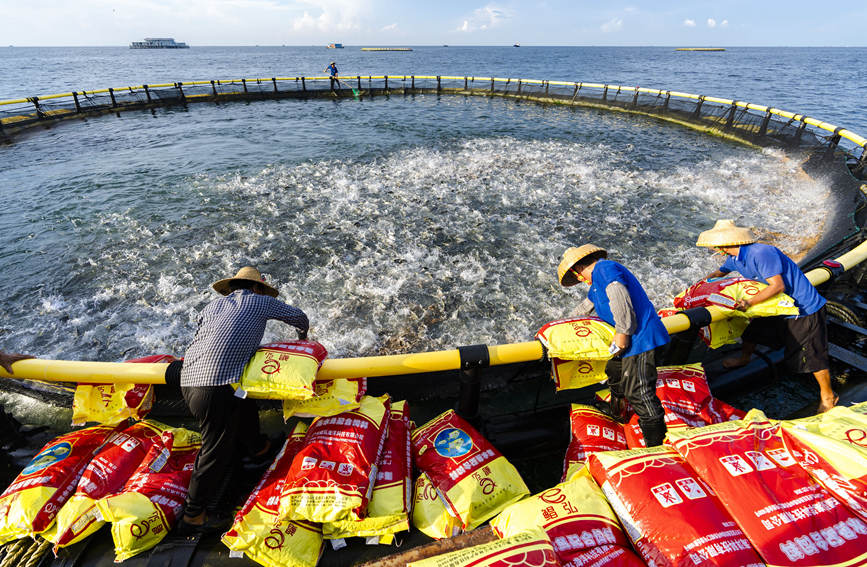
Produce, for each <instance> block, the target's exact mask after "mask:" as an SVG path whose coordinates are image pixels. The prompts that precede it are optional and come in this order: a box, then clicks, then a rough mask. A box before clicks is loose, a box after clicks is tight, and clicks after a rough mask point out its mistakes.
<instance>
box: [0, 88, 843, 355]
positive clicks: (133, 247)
mask: <svg viewBox="0 0 867 567" xmlns="http://www.w3.org/2000/svg"><path fill="white" fill-rule="evenodd" d="M391 104H394V103H391ZM218 111H219V110H214V111H213V112H218ZM338 111H339V109H338ZM534 112H539V111H538V110H536V111H534ZM552 112H553V111H552ZM558 112H560V111H558ZM555 115H556V114H555ZM557 116H559V115H557ZM600 120H607V121H608V124H607V125H606V127H607V126H610V122H611V120H612V119H610V118H604V119H600ZM617 120H622V119H619V118H618V119H617ZM633 126H634V123H631V122H627V123H626V126H625V129H626V130H628V129H629V128H632V127H633ZM443 128H445V129H446V131H445V133H444V134H443V135H441V137H439V138H437V139H435V140H433V141H432V140H430V139H429V137H428V138H427V139H425V138H422V139H415V140H412V139H411V140H410V141H409V142H401V143H395V144H394V145H393V146H391V147H387V148H379V149H378V150H377V151H372V152H369V153H364V152H360V151H355V150H353V152H350V154H351V153H354V154H355V155H342V156H339V157H336V158H335V157H331V156H328V157H324V158H318V159H317V158H315V157H310V156H308V157H305V158H304V159H285V160H280V159H273V160H272V161H271V162H270V163H267V164H264V165H261V166H255V167H248V168H243V169H242V168H233V167H218V166H212V167H202V166H201V165H200V164H199V163H197V162H196V160H194V159H193V158H190V162H191V163H190V165H189V166H188V167H187V166H185V167H180V170H181V173H180V174H178V175H177V176H176V177H175V178H171V179H169V180H168V181H165V180H163V181H160V182H153V181H151V185H150V188H149V190H148V191H146V192H142V193H140V194H139V196H138V197H137V198H136V199H128V200H124V199H120V198H118V197H117V196H116V195H114V194H112V193H107V195H108V197H106V200H104V201H98V200H94V198H93V194H94V192H99V191H100V190H105V187H106V186H111V184H112V183H120V182H119V181H115V180H114V178H113V177H112V176H111V175H110V174H105V172H100V175H103V177H100V176H97V175H96V174H94V173H90V174H88V175H87V176H85V178H86V179H85V182H86V184H87V187H88V190H87V197H81V198H78V197H75V196H74V195H75V193H73V194H72V195H73V196H70V197H68V198H67V200H65V201H64V200H57V202H53V203H50V204H46V205H45V207H46V209H45V211H44V212H43V213H42V218H43V219H44V218H46V217H48V218H51V219H56V220H54V221H53V222H54V223H55V225H56V226H57V228H56V229H55V228H52V229H51V230H52V231H54V230H56V232H55V234H54V235H53V236H52V237H51V239H50V240H44V241H42V242H40V239H47V238H48V236H46V235H44V234H40V233H30V232H28V230H27V227H26V223H21V224H20V225H19V224H15V222H13V221H10V223H9V224H8V225H7V226H8V227H11V228H10V229H9V230H8V231H7V232H8V234H7V236H6V237H5V238H6V239H7V240H8V241H9V242H10V246H11V247H12V248H13V249H14V250H27V251H28V253H29V254H32V255H34V256H31V257H35V258H37V259H40V261H41V262H42V263H41V264H40V266H39V267H38V268H37V267H32V264H33V262H32V261H29V262H28V266H31V267H30V268H28V269H29V270H30V271H29V272H27V277H21V278H17V279H14V280H13V279H11V278H7V280H4V281H3V283H4V285H5V286H6V289H7V290H9V291H8V294H7V296H6V297H5V298H4V299H3V300H2V302H3V303H2V304H0V313H2V314H3V315H4V323H3V324H2V325H0V327H2V329H0V335H2V337H3V343H4V345H5V350H18V351H24V352H32V353H34V354H38V355H39V356H42V357H55V358H73V359H85V360H88V359H89V360H118V359H124V358H132V357H135V356H143V355H146V354H155V353H172V354H176V355H182V354H183V351H184V349H185V348H186V345H187V343H188V342H189V340H190V338H191V337H192V333H193V330H194V324H193V322H194V321H195V316H196V314H197V313H198V311H199V310H200V309H201V308H202V307H203V306H204V305H205V304H206V303H207V302H208V301H209V300H210V299H212V298H213V297H215V294H214V292H212V291H211V290H209V287H208V286H209V284H210V283H211V282H213V281H215V280H217V279H220V278H222V277H227V276H229V275H232V274H234V273H235V271H236V270H237V269H238V267H240V266H241V265H244V264H252V265H256V266H258V267H259V268H260V269H261V270H262V271H263V273H265V274H266V276H267V278H268V280H269V282H271V283H272V284H274V285H275V286H276V287H277V288H278V289H280V290H281V292H282V295H281V298H282V299H284V300H286V301H287V302H289V303H291V304H293V305H296V306H298V307H300V308H302V309H304V310H305V311H306V312H307V314H308V315H309V316H310V319H311V325H312V334H311V336H312V338H315V339H317V340H319V341H321V342H322V343H323V344H325V345H326V347H327V348H328V349H329V351H330V354H331V356H365V355H373V354H391V353H398V352H415V351H425V350H437V349H443V348H454V347H455V346H458V345H462V344H475V343H488V344H498V343H508V342H517V341H526V340H530V339H531V338H532V336H533V333H534V332H535V330H536V329H538V328H539V327H540V326H541V325H542V324H544V323H545V322H547V321H549V320H552V319H554V318H557V317H560V316H563V315H566V314H567V313H569V312H570V311H571V310H572V308H573V306H574V305H575V304H576V303H577V302H578V301H579V300H580V299H581V298H583V296H584V293H585V291H584V290H586V288H583V289H580V288H579V287H576V288H571V289H569V290H565V289H563V288H561V287H560V286H559V285H558V284H557V281H556V267H557V264H558V263H559V259H560V255H561V253H562V251H563V250H564V249H565V247H567V246H570V245H579V244H581V243H584V242H593V243H595V244H598V245H601V246H603V247H605V248H607V249H608V250H609V253H610V256H611V257H612V258H613V259H616V260H618V261H621V262H622V263H624V264H625V265H626V266H628V267H629V268H630V269H631V270H632V271H633V272H634V273H635V274H636V275H637V276H638V278H639V280H640V281H641V282H642V283H643V284H644V286H645V288H646V289H647V290H648V293H649V295H650V297H651V299H652V300H653V301H654V303H655V305H656V306H657V307H664V306H667V305H670V304H671V298H672V296H673V295H674V294H676V293H678V292H679V291H681V290H682V289H683V288H684V287H686V286H687V285H689V284H690V283H692V282H693V281H695V280H696V279H698V278H700V277H702V276H704V275H705V274H706V273H707V272H709V271H711V270H712V269H714V268H715V267H717V266H718V264H719V262H720V258H718V257H717V258H713V257H712V256H711V255H710V254H709V253H708V252H707V251H706V250H703V249H699V248H697V247H695V245H694V243H695V239H696V236H697V235H698V233H699V232H700V231H702V230H706V229H707V228H710V227H711V226H712V225H713V222H714V221H715V220H716V219H717V218H734V219H736V220H737V221H738V222H739V223H740V224H745V225H749V226H756V227H761V228H762V229H764V230H766V231H767V232H768V233H769V234H777V235H778V237H777V239H776V240H775V241H774V242H773V243H774V244H777V245H779V246H781V247H782V248H783V249H784V250H786V251H788V252H791V253H796V252H798V251H800V248H801V246H802V245H803V242H804V241H805V240H808V239H810V238H814V237H816V236H817V235H819V234H820V233H821V230H822V226H823V223H824V222H825V217H826V214H827V211H828V210H829V209H830V206H829V199H830V196H829V194H828V189H827V187H825V186H824V185H822V184H821V183H820V182H817V181H814V180H812V179H810V178H809V177H807V176H806V175H805V174H803V172H801V171H800V169H799V166H798V164H797V163H795V162H794V161H792V160H790V159H788V158H786V157H785V156H784V155H783V154H782V153H780V152H777V151H764V152H756V151H753V150H747V149H744V148H740V147H736V146H732V145H730V144H727V143H724V142H721V141H716V140H713V141H711V142H706V144H705V146H703V147H702V148H699V150H702V149H708V148H710V151H708V152H707V153H706V155H699V156H693V157H691V158H689V159H686V158H684V159H682V160H679V161H677V162H675V163H667V164H665V165H664V166H661V165H660V164H655V165H652V166H649V165H648V162H647V158H646V157H644V156H642V155H640V154H641V153H645V152H646V149H645V148H641V151H640V152H639V150H636V149H635V147H634V146H632V145H630V144H623V143H618V142H617V141H616V140H615V139H610V138H604V137H602V138H603V139H602V140H601V141H600V139H599V138H600V137H596V138H594V137H593V136H584V137H583V138H582V137H578V140H577V141H575V137H574V136H569V137H570V139H556V138H557V137H553V138H555V139H551V138H548V139H545V138H544V137H543V138H542V139H538V138H539V137H538V136H529V137H528V136H526V135H522V134H502V133H500V134H497V133H493V134H490V135H483V136H471V137H467V136H465V135H461V136H451V135H449V131H448V128H449V127H448V126H443ZM621 128H624V127H623V126H621ZM624 136H625V137H626V138H627V139H630V135H629V134H628V132H627V134H626V135H624ZM683 136H684V135H683V134H681V137H683ZM560 137H563V138H565V137H567V136H565V135H563V136H560ZM528 138H529V139H528ZM663 139H666V138H663ZM676 142H677V139H675V141H674V142H671V141H670V140H669V142H668V143H676ZM178 144H180V142H178ZM678 151H681V150H678ZM682 151H683V152H684V153H687V150H682ZM359 156H360V157H359ZM197 159H199V158H197ZM215 160H216V158H215ZM75 182H76V179H74V178H73V179H72V180H69V179H67V180H64V183H67V184H70V183H75ZM58 183H60V182H58ZM149 203H159V206H156V205H149ZM46 211H47V212H46ZM795 220H797V224H798V230H793V229H792V225H793V223H794V222H795ZM802 229H803V230H802ZM47 232H48V231H46V234H47ZM4 242H6V240H4ZM30 246H32V248H28V247H30ZM10 254H11V253H10ZM10 257H11V258H15V259H16V262H19V261H20V260H18V258H19V257H18V256H10ZM31 257H28V258H31ZM22 269H23V268H22ZM292 336H294V333H293V332H292V331H291V329H289V328H288V327H286V326H285V325H282V324H280V323H276V322H272V323H269V326H268V330H267V332H266V336H265V340H269V341H270V340H277V339H280V338H284V339H285V338H291V337H292Z"/></svg>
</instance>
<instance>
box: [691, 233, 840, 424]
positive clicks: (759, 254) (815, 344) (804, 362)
mask: <svg viewBox="0 0 867 567" xmlns="http://www.w3.org/2000/svg"><path fill="white" fill-rule="evenodd" d="M696 244H697V245H698V246H704V247H706V248H714V249H716V250H717V251H718V252H721V253H723V254H725V255H726V256H727V257H726V260H725V262H724V263H723V265H722V266H720V268H719V269H718V270H715V271H714V272H713V273H711V274H708V278H715V277H720V276H723V275H725V274H727V273H729V272H738V273H739V274H740V275H742V276H743V277H745V278H747V279H751V280H755V281H758V282H762V283H765V284H767V286H768V287H766V288H764V289H763V290H761V291H759V293H757V294H755V295H754V296H752V297H751V298H749V299H741V300H740V301H739V302H738V305H737V306H736V307H735V308H736V309H738V310H740V311H745V310H746V309H747V308H749V307H750V306H752V305H755V304H757V303H761V302H762V301H764V300H766V299H769V298H771V297H773V296H774V295H776V294H778V293H780V292H785V293H787V294H788V295H789V296H790V297H791V298H792V299H793V300H794V301H795V305H796V306H797V307H798V311H799V313H798V315H792V316H788V317H783V316H780V317H760V318H756V319H753V320H752V321H750V324H749V326H748V327H747V328H746V330H744V333H743V335H742V339H743V349H742V350H741V354H740V356H738V357H737V358H731V359H726V360H724V361H723V365H724V366H725V367H727V368H737V367H739V366H743V365H745V364H746V363H747V362H749V360H750V358H751V357H752V355H753V352H754V351H755V348H756V344H757V343H758V344H767V345H769V346H783V344H784V345H785V347H786V360H787V361H788V363H789V364H790V365H791V366H792V367H793V369H794V371H795V372H810V373H812V374H813V376H814V377H815V378H816V382H818V383H819V395H820V400H819V407H818V410H817V411H818V413H822V412H825V411H828V410H829V409H831V408H832V407H834V406H835V405H837V400H838V398H837V394H835V393H834V390H833V389H832V388H831V371H830V369H829V368H830V364H829V360H828V328H827V316H826V314H825V298H824V297H822V296H821V295H819V292H818V291H816V288H815V287H813V284H811V283H810V280H808V279H807V277H806V276H805V275H804V273H803V272H802V271H801V269H800V268H798V265H797V264H795V263H794V262H793V261H792V260H791V259H790V258H789V257H788V256H786V255H785V254H783V252H782V251H781V250H780V249H779V248H777V247H775V246H770V245H767V244H760V243H757V242H756V238H755V236H753V233H752V232H751V231H750V230H749V229H748V228H743V227H739V226H735V224H734V222H733V221H731V220H728V219H724V220H718V221H717V222H716V224H715V225H714V227H713V228H712V229H710V230H706V231H704V232H702V233H701V234H700V235H699V237H698V242H696ZM781 342H782V344H781Z"/></svg>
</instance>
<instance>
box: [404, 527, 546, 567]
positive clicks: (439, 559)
mask: <svg viewBox="0 0 867 567" xmlns="http://www.w3.org/2000/svg"><path fill="white" fill-rule="evenodd" d="M519 565H521V566H526V567H560V562H559V561H557V556H556V554H555V553H554V548H553V547H552V546H551V542H550V541H549V540H548V537H547V536H546V535H545V532H543V531H542V530H540V529H535V530H531V531H527V532H523V533H520V534H518V535H515V536H513V537H510V538H506V539H500V540H497V541H492V542H490V543H484V544H482V545H476V546H473V547H467V548H465V549H461V550H458V551H453V552H451V553H446V554H444V555H437V556H436V557H430V558H428V559H422V560H420V561H412V562H410V563H407V567H469V566H472V567H507V566H515V567H517V566H519Z"/></svg>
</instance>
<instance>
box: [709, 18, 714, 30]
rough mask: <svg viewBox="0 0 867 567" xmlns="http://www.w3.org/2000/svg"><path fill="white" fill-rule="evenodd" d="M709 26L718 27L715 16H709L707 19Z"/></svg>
mask: <svg viewBox="0 0 867 567" xmlns="http://www.w3.org/2000/svg"><path fill="white" fill-rule="evenodd" d="M707 27H709V28H715V27H716V20H714V19H713V18H708V19H707Z"/></svg>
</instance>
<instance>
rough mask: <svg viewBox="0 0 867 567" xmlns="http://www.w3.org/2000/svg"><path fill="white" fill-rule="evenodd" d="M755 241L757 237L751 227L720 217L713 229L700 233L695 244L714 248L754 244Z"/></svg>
mask: <svg viewBox="0 0 867 567" xmlns="http://www.w3.org/2000/svg"><path fill="white" fill-rule="evenodd" d="M755 241H756V237H755V235H753V232H752V231H751V230H750V229H748V228H744V227H742V226H735V223H734V221H733V220H731V219H720V220H718V221H716V224H715V225H713V228H712V229H710V230H706V231H704V232H702V233H701V234H699V235H698V240H697V241H696V243H695V245H696V246H706V247H709V248H713V247H715V246H740V245H741V244H752V243H753V242H755Z"/></svg>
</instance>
